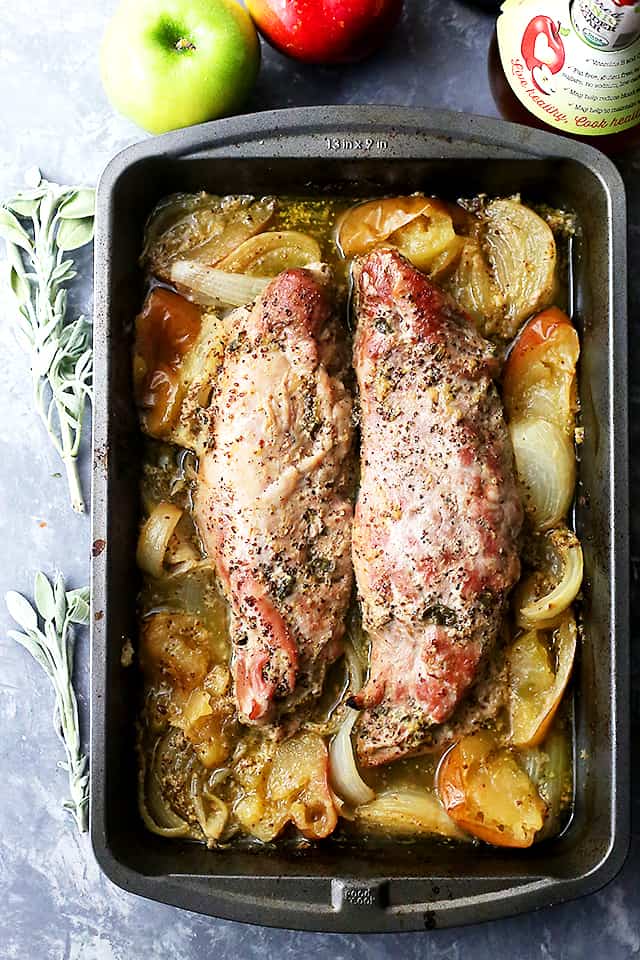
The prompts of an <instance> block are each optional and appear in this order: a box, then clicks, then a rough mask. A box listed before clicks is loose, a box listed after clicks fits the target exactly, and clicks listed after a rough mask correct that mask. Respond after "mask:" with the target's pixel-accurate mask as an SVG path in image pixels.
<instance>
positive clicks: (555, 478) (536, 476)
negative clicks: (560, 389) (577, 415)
mask: <svg viewBox="0 0 640 960" xmlns="http://www.w3.org/2000/svg"><path fill="white" fill-rule="evenodd" d="M509 432H510V434H511V443H512V445H513V452H514V456H515V462H516V472H517V475H518V481H519V483H520V486H521V489H522V493H523V501H524V507H525V511H526V513H527V516H528V517H529V520H530V522H531V523H532V525H533V528H534V529H535V530H549V529H551V528H552V527H555V526H557V525H558V524H559V523H560V522H561V521H562V520H563V519H564V517H565V516H566V514H567V511H568V509H569V507H570V505H571V501H572V499H573V491H574V487H575V483H576V461H575V454H574V449H573V443H572V441H571V440H570V439H569V438H568V437H567V434H566V433H565V432H564V431H562V430H561V429H560V427H558V426H557V425H556V424H555V423H550V422H549V421H548V420H543V419H541V418H540V417H536V418H529V417H525V418H524V419H522V420H516V421H514V422H513V423H510V424H509Z"/></svg>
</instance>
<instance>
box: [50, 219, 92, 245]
mask: <svg viewBox="0 0 640 960" xmlns="http://www.w3.org/2000/svg"><path fill="white" fill-rule="evenodd" d="M92 237H93V217H92V216H91V217H82V218H80V219H69V220H63V221H62V223H61V224H60V226H59V227H58V235H57V237H56V243H57V244H58V249H59V250H64V251H65V252H66V251H68V250H77V249H78V248H79V247H84V245H85V243H89V241H90V240H91V238H92Z"/></svg>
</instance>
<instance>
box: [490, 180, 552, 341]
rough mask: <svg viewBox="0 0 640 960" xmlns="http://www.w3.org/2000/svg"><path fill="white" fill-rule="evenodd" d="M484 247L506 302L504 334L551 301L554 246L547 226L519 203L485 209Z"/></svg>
mask: <svg viewBox="0 0 640 960" xmlns="http://www.w3.org/2000/svg"><path fill="white" fill-rule="evenodd" d="M484 221H485V232H484V238H483V239H484V247H485V250H486V252H487V256H488V259H489V264H490V266H491V269H492V273H493V275H494V276H495V278H496V281H497V284H498V287H499V288H500V290H501V292H502V293H503V295H504V298H505V302H506V307H507V309H506V318H507V320H508V329H507V330H505V333H506V334H507V335H510V336H513V335H514V334H515V332H516V330H517V329H518V327H519V326H520V324H521V323H522V321H523V320H526V319H527V317H530V316H531V314H532V313H535V312H536V311H537V310H541V309H543V308H544V307H546V306H548V305H549V303H550V302H551V300H552V299H553V292H554V287H555V269H556V243H555V240H554V237H553V233H552V232H551V228H550V227H549V225H548V224H547V223H546V222H545V221H544V220H543V219H542V217H539V216H538V214H537V213H535V212H534V211H533V210H531V209H529V207H526V206H524V204H522V203H520V202H519V201H518V200H514V199H509V200H493V201H492V202H491V203H489V204H487V206H486V207H485V209H484Z"/></svg>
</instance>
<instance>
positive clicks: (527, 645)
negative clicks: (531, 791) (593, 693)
mask: <svg viewBox="0 0 640 960" xmlns="http://www.w3.org/2000/svg"><path fill="white" fill-rule="evenodd" d="M577 639H578V631H577V628H576V622H575V619H574V617H573V614H572V613H571V612H568V613H566V614H565V615H564V617H563V618H562V621H561V622H560V624H559V625H558V626H557V627H556V628H555V630H553V631H550V632H548V633H545V632H541V631H539V630H528V631H527V632H526V633H523V634H521V636H519V637H518V638H517V639H516V640H515V642H514V643H513V644H512V646H511V648H510V650H509V652H508V654H507V663H508V668H509V713H510V717H511V742H512V743H513V745H514V746H516V747H535V746H537V745H538V744H540V743H542V741H543V740H544V739H545V737H546V735H547V733H548V732H549V729H550V727H551V724H552V722H553V718H554V717H555V715H556V711H557V709H558V707H559V705H560V701H561V700H562V696H563V694H564V691H565V689H566V686H567V683H568V682H569V677H570V676H571V670H572V667H573V661H574V659H575V654H576V646H577Z"/></svg>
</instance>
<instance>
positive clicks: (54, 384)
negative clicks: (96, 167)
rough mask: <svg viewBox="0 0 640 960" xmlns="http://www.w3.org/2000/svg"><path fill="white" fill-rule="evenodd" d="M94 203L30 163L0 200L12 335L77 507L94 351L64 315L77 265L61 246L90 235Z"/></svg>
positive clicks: (80, 322)
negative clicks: (28, 172)
mask: <svg viewBox="0 0 640 960" xmlns="http://www.w3.org/2000/svg"><path fill="white" fill-rule="evenodd" d="M93 208H94V191H93V190H89V189H87V188H86V187H63V186H59V185H58V184H56V183H48V182H47V181H46V180H42V179H40V174H39V172H38V171H37V170H35V169H34V171H33V172H32V177H31V183H30V189H26V190H22V191H20V192H19V193H17V194H16V195H15V196H13V197H10V198H9V199H8V200H5V201H4V203H2V204H0V237H1V238H2V239H4V241H5V243H6V248H7V260H8V266H9V270H8V277H7V281H8V282H7V288H8V294H9V299H10V301H11V303H12V306H13V317H14V329H15V333H16V338H17V340H18V342H19V343H20V345H21V347H22V348H23V349H24V350H25V351H26V352H27V353H28V354H29V357H30V361H31V376H32V381H33V396H34V402H35V406H36V410H37V412H38V414H39V416H40V419H41V420H42V422H43V424H44V426H45V428H46V430H47V433H48V434H49V437H50V439H51V441H52V443H53V445H54V446H55V448H56V450H57V452H58V454H59V456H60V458H61V459H62V462H63V463H64V466H65V470H66V475H67V482H68V485H69V493H70V497H71V505H72V507H73V509H74V510H76V511H77V512H78V513H82V512H83V511H84V499H83V496H82V490H81V489H80V480H79V477H78V468H77V457H78V450H79V448H80V440H81V435H82V425H83V421H84V416H85V412H86V407H87V404H88V402H90V400H91V395H92V375H93V355H92V348H91V325H90V323H89V322H88V321H87V320H86V319H85V318H84V317H78V318H77V319H75V320H72V321H67V317H66V308H67V287H66V285H67V284H68V283H69V282H70V281H71V280H72V279H73V278H74V277H75V275H76V272H75V269H74V263H73V260H72V259H70V258H69V257H68V256H65V254H66V253H67V252H68V251H70V250H77V249H78V248H79V247H82V246H84V245H85V244H87V243H89V242H90V240H91V238H92V236H93ZM21 220H24V221H26V222H27V225H26V226H25V225H23V223H21V222H20V221H21Z"/></svg>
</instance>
